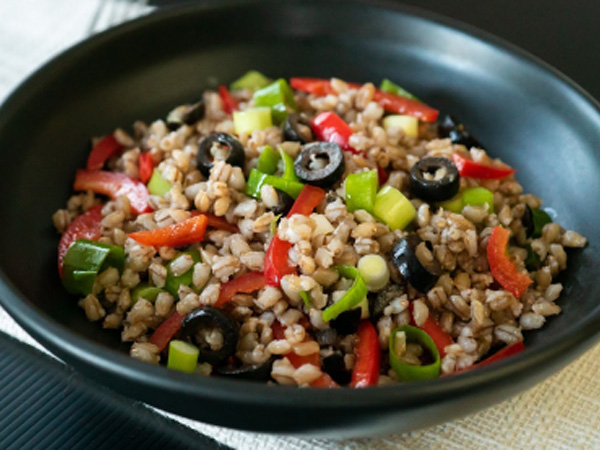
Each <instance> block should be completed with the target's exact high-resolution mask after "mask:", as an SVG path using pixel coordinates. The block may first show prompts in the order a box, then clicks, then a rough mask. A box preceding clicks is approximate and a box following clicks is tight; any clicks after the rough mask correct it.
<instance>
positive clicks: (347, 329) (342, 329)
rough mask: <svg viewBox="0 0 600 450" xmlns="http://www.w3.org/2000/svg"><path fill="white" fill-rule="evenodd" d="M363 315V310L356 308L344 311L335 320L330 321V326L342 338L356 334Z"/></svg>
mask: <svg viewBox="0 0 600 450" xmlns="http://www.w3.org/2000/svg"><path fill="white" fill-rule="evenodd" d="M361 315H362V308H354V309H350V310H348V311H344V312H343V313H341V314H340V315H339V316H337V317H336V318H335V319H331V320H330V321H329V326H330V327H331V328H333V329H334V330H335V331H337V332H338V334H341V335H342V336H343V335H346V334H352V333H356V330H358V325H359V323H360V317H361Z"/></svg>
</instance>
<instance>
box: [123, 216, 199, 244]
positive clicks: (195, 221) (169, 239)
mask: <svg viewBox="0 0 600 450" xmlns="http://www.w3.org/2000/svg"><path fill="white" fill-rule="evenodd" d="M206 225H207V219H206V216H204V215H199V216H195V217H190V218H189V219H186V220H182V221H181V222H178V223H175V224H173V225H169V226H166V227H162V228H157V229H155V230H143V231H136V232H135V233H129V234H128V235H127V236H129V237H130V238H131V239H133V240H135V241H137V242H139V243H140V244H143V245H151V246H154V247H180V246H182V245H188V244H193V243H194V242H201V241H202V240H203V239H204V233H205V232H206Z"/></svg>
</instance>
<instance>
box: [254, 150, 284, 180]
mask: <svg viewBox="0 0 600 450" xmlns="http://www.w3.org/2000/svg"><path fill="white" fill-rule="evenodd" d="M279 159H280V156H279V152H276V151H275V150H273V147H271V146H270V145H265V147H264V148H263V149H262V151H261V152H260V156H259V157H258V164H257V166H256V168H257V169H258V170H259V171H261V172H262V173H266V174H267V175H273V174H274V173H275V172H277V165H278V164H279Z"/></svg>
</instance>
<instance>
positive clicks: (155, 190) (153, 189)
mask: <svg viewBox="0 0 600 450" xmlns="http://www.w3.org/2000/svg"><path fill="white" fill-rule="evenodd" d="M172 187H173V185H172V184H171V183H169V182H168V181H167V180H165V179H164V178H163V176H162V175H161V174H160V171H159V170H158V169H154V171H153V172H152V177H151V178H150V181H148V192H150V194H151V195H158V196H159V197H164V195H165V194H166V193H167V192H169V191H170V190H171V188H172Z"/></svg>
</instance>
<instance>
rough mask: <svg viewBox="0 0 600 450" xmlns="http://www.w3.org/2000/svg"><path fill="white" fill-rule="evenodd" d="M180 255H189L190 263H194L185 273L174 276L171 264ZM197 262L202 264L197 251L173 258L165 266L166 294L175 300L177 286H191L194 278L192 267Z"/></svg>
mask: <svg viewBox="0 0 600 450" xmlns="http://www.w3.org/2000/svg"><path fill="white" fill-rule="evenodd" d="M182 255H190V256H191V257H192V261H194V264H193V265H192V267H190V268H189V269H188V270H187V271H186V272H185V273H183V274H181V275H179V276H175V275H173V271H172V270H171V264H173V261H175V260H176V259H177V258H179V257H181V256H182ZM199 262H202V257H201V256H200V252H199V251H198V250H191V251H189V252H183V253H181V254H179V255H177V256H176V257H175V258H173V260H172V261H171V262H170V263H169V264H168V265H167V279H166V280H165V289H166V290H167V292H169V293H170V294H171V295H172V296H173V297H175V298H177V295H178V294H177V293H178V291H179V286H181V285H182V284H183V285H184V286H191V285H192V281H193V278H194V265H195V264H196V263H199Z"/></svg>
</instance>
